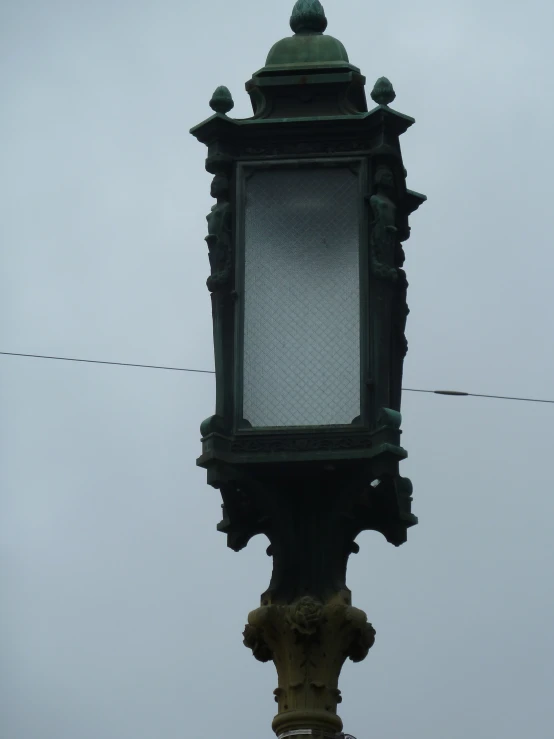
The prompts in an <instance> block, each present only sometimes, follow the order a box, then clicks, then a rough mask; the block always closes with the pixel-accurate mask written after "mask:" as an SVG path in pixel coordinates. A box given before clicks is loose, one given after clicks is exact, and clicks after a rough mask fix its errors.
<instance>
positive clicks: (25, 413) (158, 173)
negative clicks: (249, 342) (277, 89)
mask: <svg viewBox="0 0 554 739" xmlns="http://www.w3.org/2000/svg"><path fill="white" fill-rule="evenodd" d="M292 5H293V0H286V1H285V0H282V1H281V2H278V3H277V2H275V3H261V2H260V1H259V0H238V1H237V2H235V3H229V2H224V1H223V0H212V1H211V2H209V3H192V2H187V1H186V0H158V1H157V2H153V1H151V2H145V1H144V0H143V1H141V0H133V2H128V1H127V0H118V1H117V2H114V1H113V0H96V2H94V3H91V2H83V1H82V0H73V1H72V2H70V1H69V0H65V1H62V0H49V1H48V2H46V0H34V2H33V1H32V0H11V1H10V0H4V2H3V3H1V7H0V14H1V17H0V28H1V30H0V34H1V39H0V41H1V44H0V46H1V52H0V54H1V91H2V101H3V106H2V107H3V111H2V116H1V117H0V146H1V159H0V171H1V173H2V174H1V177H2V182H1V185H0V209H1V213H0V247H1V270H0V301H1V305H0V339H1V341H0V344H1V346H0V349H2V350H5V351H15V352H17V351H20V352H31V353H44V354H63V355H69V356H81V357H87V358H99V359H107V360H115V361H130V362H145V363H155V364H169V365H178V366H191V367H199V368H207V369H211V368H212V363H213V359H212V338H211V317H210V305H209V295H208V292H207V290H206V288H205V279H206V276H207V274H208V259H207V251H206V245H205V242H204V241H203V239H204V235H205V229H206V223H205V214H206V213H207V212H208V211H209V208H210V207H211V205H212V203H213V201H212V200H211V198H210V197H209V183H210V177H209V175H208V174H207V173H206V172H205V171H204V157H205V149H204V147H202V146H201V145H199V144H198V143H197V142H196V141H195V140H194V139H193V138H192V137H191V136H189V135H188V129H189V128H190V127H191V126H193V125H195V124H196V123H198V122H200V121H201V120H203V119H204V118H206V117H207V116H208V115H209V114H210V112H211V111H210V109H209V107H208V101H209V99H210V96H211V93H212V91H213V90H214V88H215V87H216V86H217V85H219V84H225V85H227V86H228V87H229V88H230V89H231V91H232V92H233V95H234V98H235V103H236V107H235V110H234V111H233V113H234V114H236V116H238V117H241V116H247V115H249V114H250V108H249V101H248V97H247V95H246V93H245V92H244V83H245V81H246V80H247V79H249V77H250V75H251V73H252V72H254V71H255V70H257V69H259V68H260V67H261V66H263V63H264V61H265V56H266V54H267V52H268V50H269V48H270V46H271V45H272V44H273V43H274V42H275V41H277V40H278V39H279V38H281V37H282V36H286V35H288V34H289V33H290V31H289V28H288V17H289V15H290V11H291V8H292ZM324 5H325V9H326V12H327V17H328V19H329V32H330V33H331V34H332V35H335V36H337V37H338V38H340V39H341V41H342V42H343V43H344V44H345V45H346V48H347V50H348V52H349V54H350V59H351V61H352V62H353V63H354V64H356V65H358V66H360V67H361V69H362V71H363V73H364V74H365V75H366V76H367V78H368V86H369V88H370V89H371V86H372V85H373V82H374V80H375V79H376V78H377V77H379V76H381V75H386V76H388V77H389V78H390V79H391V80H392V82H393V84H394V86H395V89H396V92H397V99H396V100H395V103H394V107H395V108H396V109H397V110H399V111H401V112H402V113H406V114H408V115H412V116H414V117H415V118H416V120H417V124H416V126H414V127H413V128H412V129H410V130H409V131H408V133H407V134H406V135H405V136H404V137H403V151H404V159H405V164H406V167H407V169H408V175H409V176H408V182H409V186H410V187H411V188H412V189H415V190H418V191H420V192H424V193H426V194H427V195H428V197H429V201H428V203H427V204H426V205H425V206H424V207H423V208H421V210H420V211H418V212H417V213H416V214H414V216H413V217H412V220H411V223H412V238H411V239H410V241H409V242H408V243H407V245H406V247H407V248H406V251H407V262H406V267H407V270H408V278H409V281H410V291H409V302H410V307H411V315H410V317H409V323H408V338H409V341H410V351H409V354H408V357H407V362H406V374H405V386H406V387H424V388H435V387H448V388H456V389H463V390H468V391H473V392H483V393H487V392H492V393H498V394H509V395H528V396H529V395H530V396H536V397H550V398H552V397H554V383H553V380H552V377H553V374H554V344H553V339H552V326H553V319H554V300H553V297H552V291H551V285H552V271H553V267H554V256H553V253H552V247H551V241H552V240H551V235H550V220H551V216H550V212H551V208H552V204H551V189H552V184H551V183H552V177H553V172H554V147H553V145H552V133H551V128H552V120H553V116H554V104H553V95H552V81H551V75H552V63H553V54H552V28H553V25H554V10H553V8H552V4H551V3H547V2H545V0H530V1H529V2H527V3H520V2H518V3H516V2H514V1H513V0H508V2H506V0H504V1H503V2H500V1H499V0H494V1H492V0H481V1H480V2H478V1H477V0H472V1H468V0H464V1H463V2H455V3H444V2H438V0H435V1H431V0H422V2H420V3H417V4H414V3H413V2H408V1H407V0H398V2H396V3H394V6H393V5H391V4H388V5H387V4H383V3H369V4H368V3H367V2H365V1H364V2H362V0H340V1H339V0H326V2H325V3H324ZM213 395H214V382H213V378H212V377H211V376H209V375H200V374H181V373H170V372H156V371H151V370H139V369H128V368H127V369H126V368H118V367H104V366H94V365H78V364H68V363H56V362H47V361H43V360H30V359H19V358H14V357H3V358H2V357H0V401H1V406H0V414H1V423H0V450H1V452H0V453H1V463H0V487H1V490H2V495H1V499H0V554H1V559H2V571H1V575H0V578H1V580H0V588H1V592H2V596H3V597H2V609H1V611H0V635H1V652H2V654H1V655H0V665H1V668H0V669H1V675H0V678H1V681H2V687H1V689H0V725H1V727H2V728H1V731H0V733H1V734H2V736H3V737H6V739H99V738H100V737H101V738H102V739H162V738H163V739H181V738H182V737H183V736H185V734H186V735H187V736H199V737H204V736H223V735H224V736H226V737H229V738H230V739H239V737H240V738H241V739H242V737H252V738H254V737H263V736H266V737H270V736H271V735H272V732H271V728H270V722H271V718H272V716H273V714H274V711H275V703H274V702H273V695H272V690H273V688H274V687H275V685H276V675H275V672H274V668H273V666H272V665H261V664H260V663H258V662H256V661H255V660H254V659H253V658H252V655H251V653H250V652H249V651H248V650H247V649H245V648H244V646H243V645H242V637H241V631H242V629H243V626H244V623H245V619H246V616H247V613H248V611H249V610H251V609H252V608H255V607H256V606H257V605H258V603H259V600H258V599H259V594H260V593H261V592H263V591H264V590H265V588H266V587H267V583H268V579H269V575H270V568H271V562H270V559H269V558H268V557H266V556H265V553H264V552H265V547H266V542H265V541H264V540H262V538H260V537H258V538H257V539H255V540H254V541H253V542H251V544H250V545H249V547H248V548H247V549H246V550H244V551H243V552H241V553H240V554H235V553H233V552H231V551H230V550H228V549H226V544H225V537H224V536H223V535H222V534H218V533H217V532H216V530H215V526H216V523H217V522H218V520H219V505H220V501H219V499H218V493H217V492H216V491H214V490H213V489H211V488H210V487H208V486H207V485H206V483H205V473H204V471H202V470H198V469H197V468H196V467H195V458H196V457H197V456H198V454H199V452H200V444H199V431H198V427H199V423H200V422H201V420H202V419H204V418H205V417H206V416H208V415H209V414H210V413H211V412H212V410H213V401H214V397H213ZM403 416H404V424H403V428H404V437H403V442H404V444H405V446H406V447H407V448H408V450H409V452H410V458H409V460H408V461H407V462H405V463H404V464H403V474H405V475H408V476H409V477H410V478H411V479H412V480H413V483H414V496H415V498H414V510H415V512H416V514H417V515H418V516H419V517H420V524H419V526H417V527H416V528H415V529H412V530H411V531H410V532H409V541H408V543H407V544H406V545H404V546H403V547H400V548H399V549H395V548H393V547H391V546H390V545H388V544H387V543H386V542H385V540H384V539H382V538H381V537H380V536H379V535H378V534H370V533H365V534H363V535H362V536H361V537H360V544H361V551H360V553H359V555H357V556H356V557H353V558H352V560H351V564H350V569H349V585H350V587H351V589H352V590H353V596H354V602H355V604H356V605H358V606H359V607H361V608H363V609H364V610H366V611H367V613H368V615H369V618H370V620H371V621H372V622H373V624H374V626H375V628H376V629H377V642H376V645H375V647H374V648H373V649H372V650H371V652H370V655H369V657H368V659H367V660H366V661H365V662H363V663H361V664H358V665H353V664H352V663H350V662H349V663H348V664H346V666H345V668H344V672H343V678H342V684H341V688H342V690H343V694H344V702H343V703H342V705H341V707H340V708H341V710H340V713H341V716H342V718H343V720H344V723H345V729H346V730H347V731H349V732H351V733H353V734H354V735H356V736H357V737H358V739H364V737H379V739H397V738H398V737H408V736H409V737H413V739H435V738H436V739H439V738H440V739H443V738H444V737H448V739H467V737H468V736H471V737H472V739H491V737H500V736H501V737H503V739H520V738H522V737H525V738H526V739H528V738H532V739H547V738H549V737H551V736H553V735H554V720H553V707H552V685H553V681H554V637H553V635H552V622H553V616H554V592H553V585H552V577H551V570H552V558H553V554H554V544H553V537H552V533H551V531H552V520H553V516H554V502H553V500H554V499H553V497H552V491H551V487H552V482H551V473H549V472H548V469H549V468H551V465H550V457H551V455H552V427H553V423H554V408H553V407H552V406H548V405H544V406H541V405H533V404H523V403H521V404H520V403H509V402H502V401H492V400H478V399H472V398H466V399H456V398H444V397H437V396H427V395H415V394H409V393H407V394H406V395H405V398H404V404H403Z"/></svg>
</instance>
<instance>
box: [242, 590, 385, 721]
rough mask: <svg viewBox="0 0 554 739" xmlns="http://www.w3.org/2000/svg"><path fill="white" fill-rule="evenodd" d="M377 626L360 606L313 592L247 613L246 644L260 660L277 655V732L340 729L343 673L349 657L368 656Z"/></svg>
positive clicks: (356, 660) (354, 660) (361, 658)
mask: <svg viewBox="0 0 554 739" xmlns="http://www.w3.org/2000/svg"><path fill="white" fill-rule="evenodd" d="M374 641H375V630H374V628H373V626H372V625H371V624H370V623H368V621H367V616H366V614H365V613H364V612H363V611H361V610H360V609H358V608H354V607H353V606H350V605H346V604H345V603H341V602H337V601H333V602H329V603H327V604H322V603H320V602H319V601H317V600H316V599H314V598H312V597H310V596H304V597H302V598H299V599H298V600H297V601H295V602H294V603H292V604H291V605H268V606H261V607H260V608H257V609H256V610H255V611H252V612H251V613H250V614H249V616H248V624H247V626H246V628H245V631H244V644H245V645H246V646H247V647H249V648H250V649H252V652H253V654H254V657H256V659H258V660H260V661H261V662H267V661H269V660H270V659H273V661H274V663H275V667H276V668H277V675H278V683H279V685H278V687H277V689H276V690H275V691H274V692H275V700H276V701H277V703H278V705H279V712H278V714H277V716H276V717H275V719H274V721H273V729H274V731H275V732H276V733H282V732H283V731H289V730H295V729H318V730H321V731H327V732H338V731H340V730H341V728H342V721H341V720H340V718H339V717H338V716H337V713H336V711H337V704H338V703H340V702H341V700H342V699H341V694H340V690H339V689H338V682H339V675H340V672H341V669H342V666H343V664H344V661H345V660H346V658H347V657H349V658H350V659H351V660H352V661H353V662H360V661H361V660H363V659H365V657H366V656H367V653H368V651H369V649H370V648H371V647H372V646H373V643H374Z"/></svg>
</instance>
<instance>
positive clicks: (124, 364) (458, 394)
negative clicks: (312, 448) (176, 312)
mask: <svg viewBox="0 0 554 739" xmlns="http://www.w3.org/2000/svg"><path fill="white" fill-rule="evenodd" d="M0 355H4V356H9V357H27V358H29V359H54V360H57V361H59V362H84V363H86V364H109V365H113V366H116V367H139V368H142V369H156V370H169V371H171V372H197V373H200V374H205V375H214V374H215V372H214V370H206V369H196V368H194V367H170V366H167V365H160V364H138V363H134V362H111V361H108V360H105V359H81V358H78V357H57V356H52V355H49V354H24V353H22V352H3V351H0ZM402 390H403V391H404V392H408V393H431V394H434V395H450V396H454V397H472V398H492V399H495V400H518V401H521V402H523V403H550V404H554V400H547V399H546V398H522V397H517V396H513V395H488V394H486V393H468V392H465V391H461V390H424V389H422V388H413V387H404V388H402Z"/></svg>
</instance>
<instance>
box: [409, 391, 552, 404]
mask: <svg viewBox="0 0 554 739" xmlns="http://www.w3.org/2000/svg"><path fill="white" fill-rule="evenodd" d="M402 390H403V391H404V392H409V393H435V395H456V396H458V395H460V396H469V397H471V398H495V399H497V400H521V401H522V402H523V403H554V400H545V398H517V397H515V396H513V395H486V394H484V393H464V392H461V391H460V390H417V389H416V388H413V387H403V388H402Z"/></svg>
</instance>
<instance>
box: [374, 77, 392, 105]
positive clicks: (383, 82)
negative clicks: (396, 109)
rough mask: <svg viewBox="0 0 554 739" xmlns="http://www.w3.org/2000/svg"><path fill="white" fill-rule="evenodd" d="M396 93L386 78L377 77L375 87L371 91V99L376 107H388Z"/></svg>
mask: <svg viewBox="0 0 554 739" xmlns="http://www.w3.org/2000/svg"><path fill="white" fill-rule="evenodd" d="M395 97H396V93H395V91H394V89H393V87H392V84H391V82H390V80H388V79H387V78H386V77H379V79H378V80H377V82H376V83H375V87H374V88H373V90H372V91H371V99H372V100H374V101H375V102H376V103H377V105H388V104H389V103H392V101H393V100H394V98H395Z"/></svg>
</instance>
